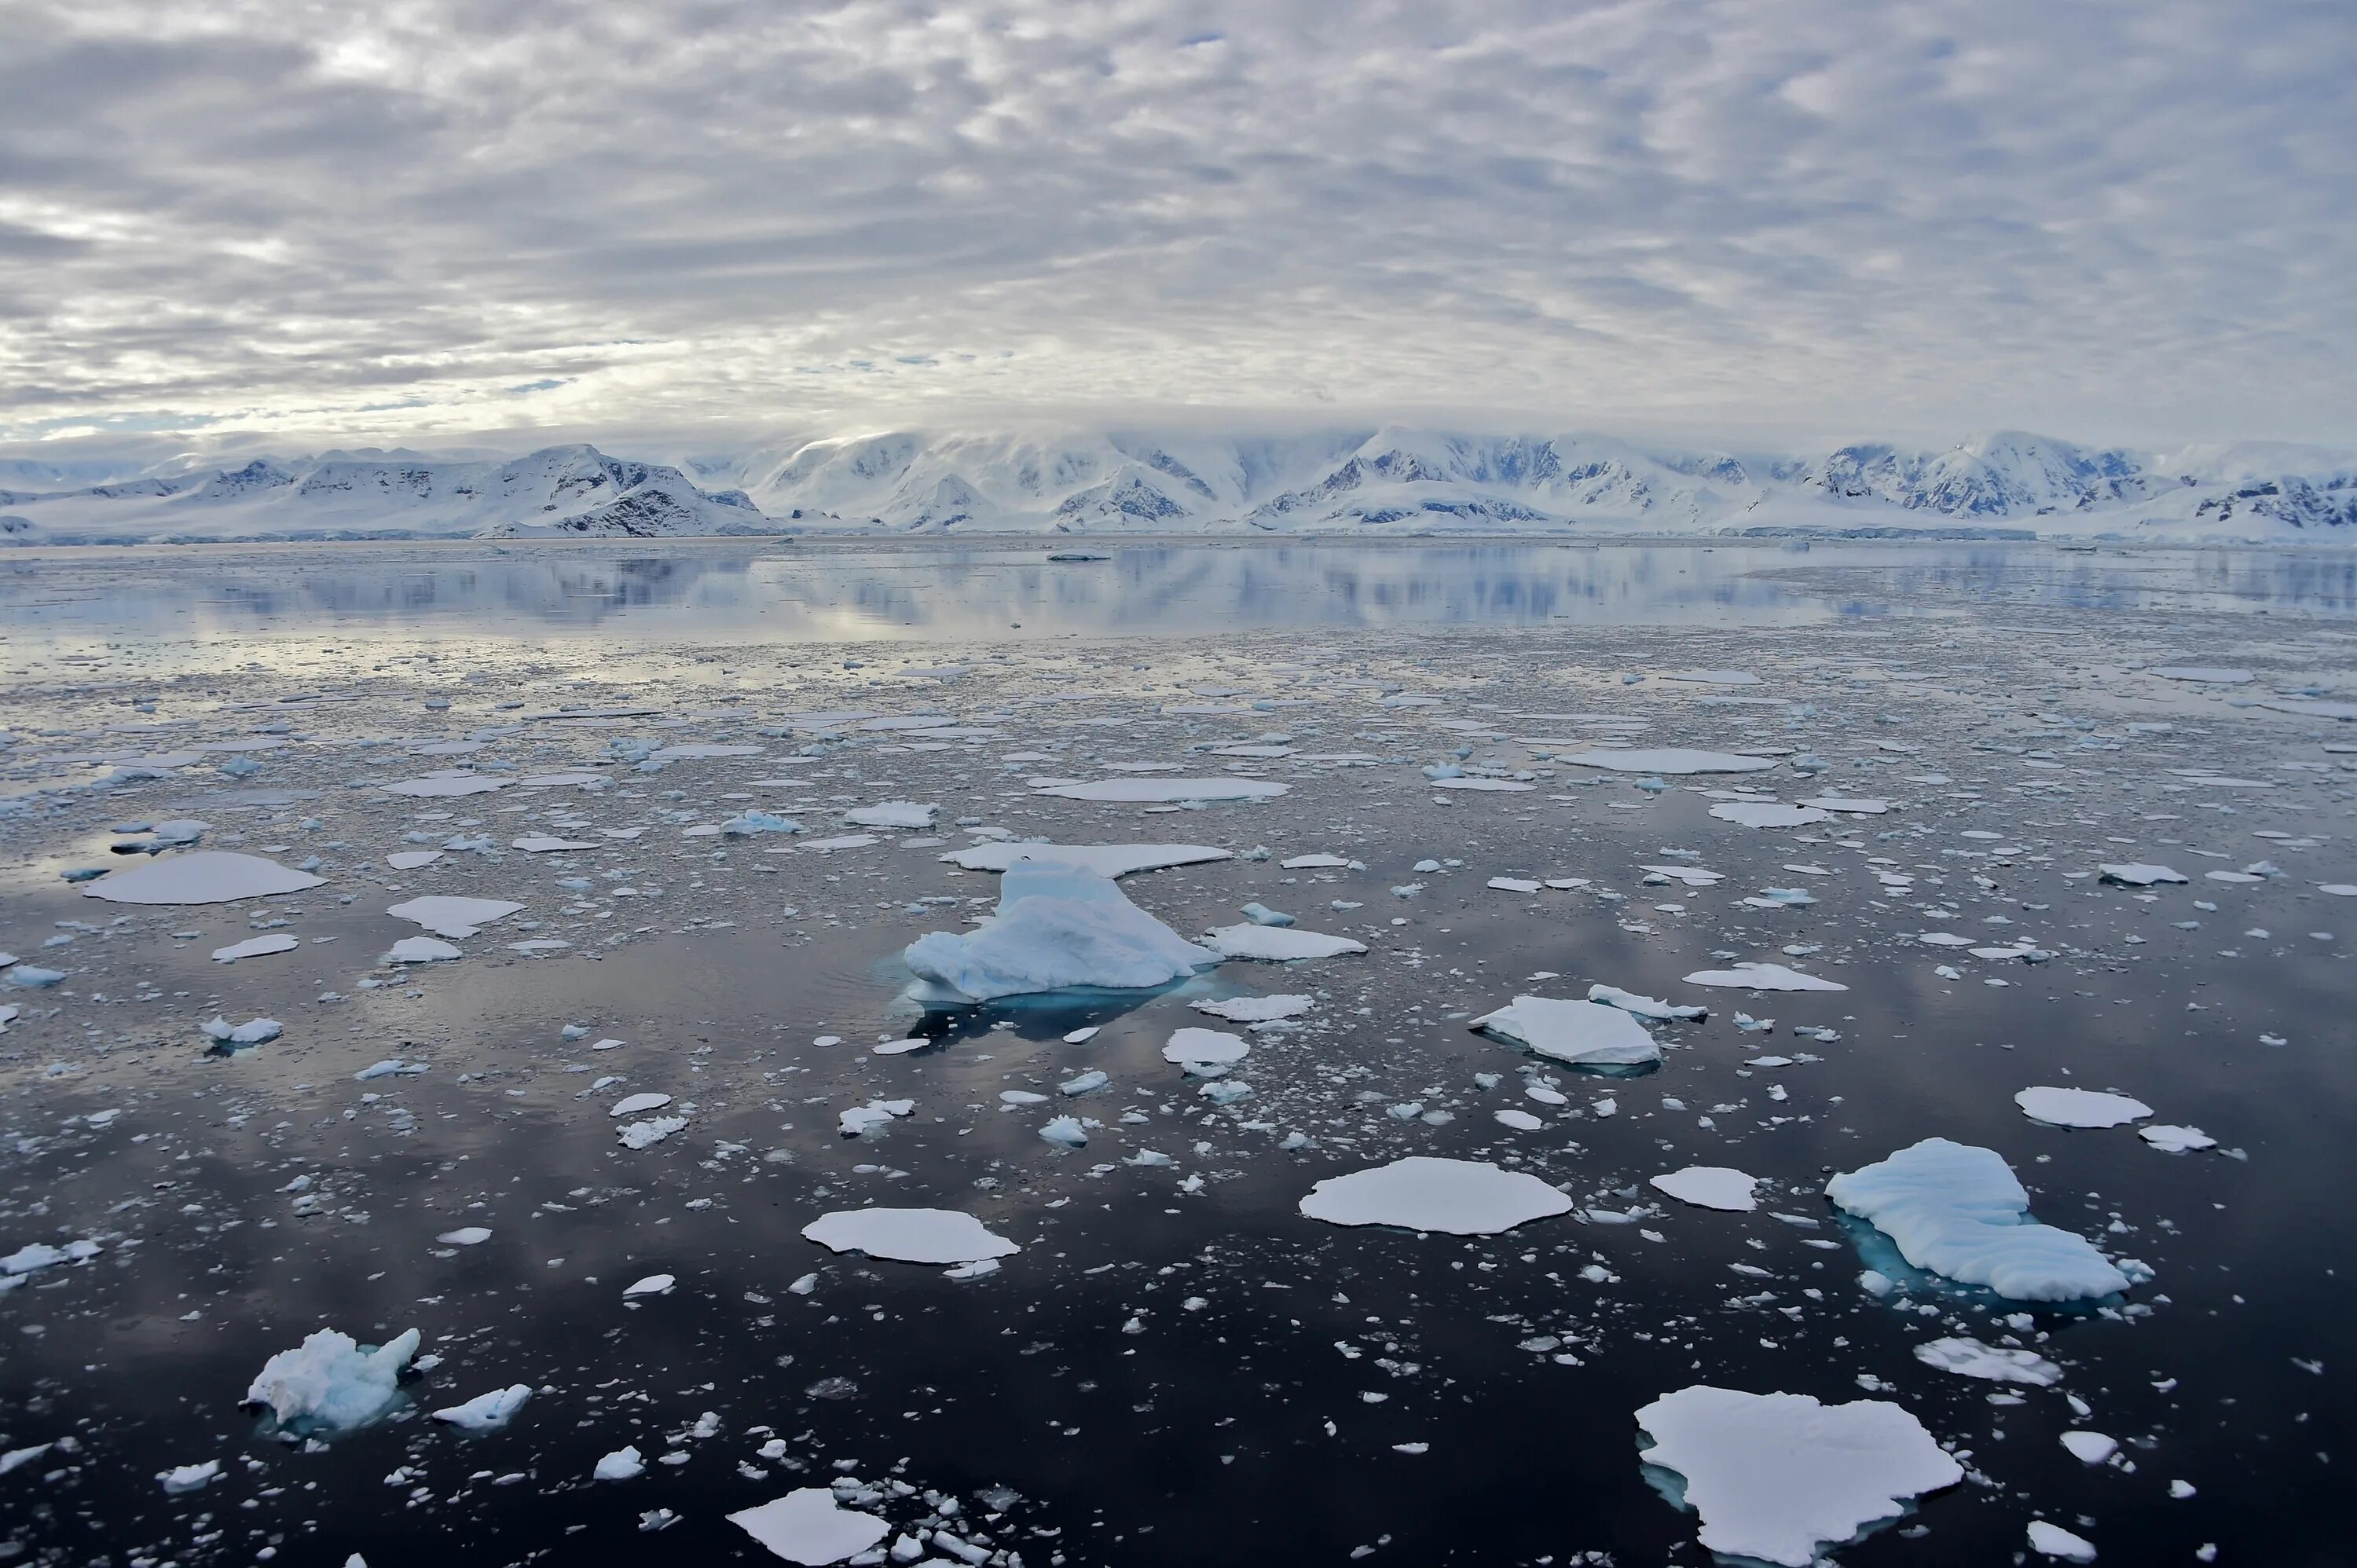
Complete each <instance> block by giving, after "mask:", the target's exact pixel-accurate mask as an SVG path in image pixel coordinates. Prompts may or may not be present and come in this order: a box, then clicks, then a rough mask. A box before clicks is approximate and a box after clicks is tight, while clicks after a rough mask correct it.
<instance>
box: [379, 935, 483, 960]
mask: <svg viewBox="0 0 2357 1568" xmlns="http://www.w3.org/2000/svg"><path fill="white" fill-rule="evenodd" d="M466 956H467V955H466V954H465V953H462V952H460V951H459V950H457V948H454V947H452V946H451V945H450V944H449V943H448V942H445V941H437V940H435V939H434V938H432V937H404V938H402V939H401V940H399V941H397V942H395V943H393V946H391V947H389V948H387V949H385V950H384V957H383V958H382V959H380V960H379V962H381V963H448V962H450V961H453V960H455V959H462V958H464V957H466Z"/></svg>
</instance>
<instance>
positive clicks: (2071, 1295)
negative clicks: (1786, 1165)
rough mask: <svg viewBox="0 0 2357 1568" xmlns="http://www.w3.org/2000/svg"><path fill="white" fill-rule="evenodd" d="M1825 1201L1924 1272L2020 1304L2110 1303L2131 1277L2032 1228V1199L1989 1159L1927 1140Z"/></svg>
mask: <svg viewBox="0 0 2357 1568" xmlns="http://www.w3.org/2000/svg"><path fill="white" fill-rule="evenodd" d="M1825 1196H1826V1197H1829V1198H1831V1199H1832V1200H1833V1201H1834V1203H1835V1205H1836V1206H1838V1207H1839V1208H1842V1209H1844V1210H1845V1211H1846V1212H1848V1213H1850V1214H1855V1215H1857V1217H1858V1218H1859V1219H1864V1220H1866V1221H1867V1223H1868V1224H1870V1225H1872V1226H1874V1227H1875V1228H1876V1229H1877V1230H1880V1231H1882V1232H1883V1233H1884V1234H1885V1235H1887V1236H1889V1238H1890V1239H1891V1240H1892V1241H1894V1242H1896V1243H1897V1244H1898V1247H1899V1251H1900V1256H1901V1257H1903V1258H1905V1259H1906V1260H1907V1261H1908V1262H1910V1263H1912V1264H1914V1265H1915V1266H1916V1267H1917V1268H1919V1269H1928V1270H1930V1271H1931V1272H1932V1273H1936V1274H1942V1275H1944V1276H1945V1277H1947V1278H1949V1279H1952V1280H1956V1281H1959V1282H1961V1283H1964V1284H1977V1285H1986V1286H1988V1287H1989V1288H1990V1289H1991V1290H1994V1291H1996V1293H1997V1294H1999V1295H2002V1296H2007V1297H2010V1298H2012V1299H2013V1300H2016V1301H2077V1300H2081V1299H2083V1298H2086V1297H2091V1296H2104V1295H2112V1294H2116V1293H2118V1292H2120V1291H2124V1290H2126V1289H2127V1287H2128V1283H2129V1281H2128V1276H2127V1275H2126V1273H2123V1272H2122V1271H2121V1270H2120V1269H2118V1268H2116V1267H2115V1266H2114V1265H2113V1264H2112V1263H2111V1262H2108V1261H2107V1260H2106V1259H2105V1258H2104V1255H2103V1254H2102V1253H2101V1252H2098V1251H2096V1250H2095V1249H2094V1247H2093V1244H2092V1243H2090V1242H2089V1241H2088V1240H2086V1239H2085V1238H2084V1237H2082V1236H2076V1235H2073V1234H2072V1233H2071V1232H2070V1231H2068V1230H2057V1229H2056V1228H2055V1227H2053V1226H2051V1225H2041V1224H2039V1223H2038V1222H2036V1221H2034V1220H2032V1219H2029V1193H2027V1192H2026V1191H2024V1190H2023V1189H2022V1186H2021V1183H2020V1182H2019V1181H2018V1180H2016V1179H2015V1177H2014V1174H2013V1171H2012V1169H2011V1168H2010V1167H2008V1166H2007V1165H2006V1163H2005V1160H2004V1158H2003V1156H2001V1155H1998V1154H1997V1153H1996V1151H1995V1150H1993V1149H1983V1148H1977V1147H1975V1146H1974V1145H1972V1144H1957V1143H1952V1142H1950V1141H1949V1140H1947V1139H1945V1138H1926V1139H1924V1140H1923V1141H1922V1142H1921V1143H1918V1144H1910V1146H1908V1147H1907V1148H1904V1149H1900V1151H1898V1152H1897V1153H1896V1154H1893V1155H1890V1156H1889V1158H1887V1159H1883V1160H1878V1161H1877V1162H1876V1163H1874V1164H1873V1165H1865V1166H1862V1167H1860V1168H1859V1169H1857V1170H1854V1171H1849V1172H1846V1173H1845V1174H1844V1175H1841V1176H1835V1177H1834V1178H1833V1180H1831V1181H1830V1182H1828V1183H1826V1184H1825Z"/></svg>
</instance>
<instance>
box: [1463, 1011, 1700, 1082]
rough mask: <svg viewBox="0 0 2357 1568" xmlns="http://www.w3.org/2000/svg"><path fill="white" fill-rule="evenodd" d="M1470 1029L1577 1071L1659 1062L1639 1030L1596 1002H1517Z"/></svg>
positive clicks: (1658, 1051) (1653, 1044) (1656, 1046)
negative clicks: (1586, 1068)
mask: <svg viewBox="0 0 2357 1568" xmlns="http://www.w3.org/2000/svg"><path fill="white" fill-rule="evenodd" d="M1471 1027H1473V1028H1476V1029H1479V1030H1480V1031H1481V1032H1482V1033H1483V1034H1485V1035H1491V1036H1496V1037H1497V1038H1499V1039H1501V1040H1507V1041H1511V1042H1512V1043H1513V1044H1515V1045H1518V1046H1522V1047H1525V1048H1526V1049H1529V1050H1532V1051H1535V1052H1537V1053H1538V1054H1539V1055H1540V1056H1543V1057H1549V1058H1553V1059H1555V1060H1556V1061H1559V1062H1570V1063H1573V1064H1575V1065H1578V1066H1585V1067H1634V1066H1636V1065H1638V1064H1640V1063H1643V1062H1657V1061H1660V1060H1661V1059H1662V1047H1661V1045H1660V1043H1659V1042H1657V1041H1656V1040H1655V1039H1654V1038H1653V1036H1651V1035H1649V1034H1647V1033H1646V1032H1645V1026H1643V1025H1642V1024H1640V1023H1639V1022H1637V1020H1636V1019H1635V1018H1633V1017H1631V1015H1629V1014H1627V1013H1624V1012H1622V1011H1621V1010H1620V1008H1618V1007H1608V1006H1606V1005H1605V1004H1603V1003H1601V1002H1572V1001H1566V1000H1563V999H1561V998H1557V997H1553V996H1517V997H1515V998H1514V999H1513V1001H1512V1002H1511V1003H1509V1004H1506V1005H1505V1006H1503V1007H1501V1008H1499V1009H1498V1010H1497V1011H1496V1012H1495V1013H1491V1014H1487V1015H1483V1016H1481V1017H1479V1018H1476V1019H1474V1020H1473V1022H1472V1025H1471Z"/></svg>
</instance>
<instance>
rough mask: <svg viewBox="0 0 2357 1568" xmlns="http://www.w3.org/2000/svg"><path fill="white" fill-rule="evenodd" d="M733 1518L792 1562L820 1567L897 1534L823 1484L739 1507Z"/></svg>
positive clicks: (811, 1567) (747, 1531)
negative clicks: (757, 1504) (846, 1504)
mask: <svg viewBox="0 0 2357 1568" xmlns="http://www.w3.org/2000/svg"><path fill="white" fill-rule="evenodd" d="M728 1522H729V1523H730V1524H733V1525H735V1526H736V1527H737V1529H739V1530H743V1531H744V1532H745V1533H746V1534H748V1535H749V1536H751V1537H752V1538H753V1539H754V1540H755V1541H759V1542H760V1543H761V1544H762V1545H763V1546H766V1547H768V1548H769V1549H770V1552H772V1553H773V1554H775V1555H777V1556H779V1557H782V1558H784V1559H785V1560H786V1561H787V1562H789V1563H802V1564H803V1568H821V1565H822V1564H824V1563H840V1562H842V1561H843V1560H844V1559H845V1558H846V1557H856V1556H858V1555H859V1554H860V1553H861V1552H866V1550H868V1549H869V1548H870V1547H872V1546H874V1545H876V1544H877V1542H878V1541H882V1540H883V1539H884V1538H885V1537H886V1536H888V1535H889V1534H891V1533H892V1527H891V1526H890V1525H888V1524H887V1523H886V1522H885V1521H884V1520H880V1519H878V1518H877V1517H876V1516H875V1515H874V1514H872V1513H860V1512H858V1511H857V1510H856V1509H846V1508H844V1507H842V1506H841V1505H839V1504H838V1503H836V1501H835V1500H834V1492H832V1491H830V1490H829V1489H828V1488H826V1487H797V1488H796V1489H794V1490H793V1491H791V1492H788V1493H787V1494H786V1495H785V1496H784V1497H782V1498H778V1499H777V1500H776V1501H775V1502H768V1503H763V1504H762V1505H761V1506H760V1507H759V1508H752V1509H738V1510H737V1512H735V1513H732V1514H730V1515H729V1516H728Z"/></svg>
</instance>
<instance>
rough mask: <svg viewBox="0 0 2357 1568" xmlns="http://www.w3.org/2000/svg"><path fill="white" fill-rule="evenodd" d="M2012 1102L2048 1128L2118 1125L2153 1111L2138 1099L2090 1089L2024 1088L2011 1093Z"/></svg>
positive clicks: (2025, 1113) (2026, 1114)
mask: <svg viewBox="0 0 2357 1568" xmlns="http://www.w3.org/2000/svg"><path fill="white" fill-rule="evenodd" d="M2013 1102H2014V1103H2015V1104H2016V1105H2018V1106H2020V1107H2021V1113H2022V1114H2023V1115H2025V1116H2027V1117H2029V1119H2030V1120H2031V1121H2032V1122H2045V1123H2046V1124H2047V1125H2048V1126H2050V1127H2117V1126H2120V1125H2122V1124H2123V1123H2125V1122H2141V1121H2143V1120H2144V1119H2145V1118H2146V1117H2147V1116H2149V1115H2151V1114H2152V1107H2151V1106H2149V1105H2147V1104H2146V1103H2145V1102H2144V1101H2141V1100H2131V1099H2129V1098H2128V1097H2127V1096H2126V1095H2125V1094H2102V1093H2098V1092H2097V1091H2095V1090H2092V1089H2051V1088H2038V1089H2025V1090H2019V1091H2018V1092H2017V1093H2016V1094H2015V1095H2014V1097H2013Z"/></svg>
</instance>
